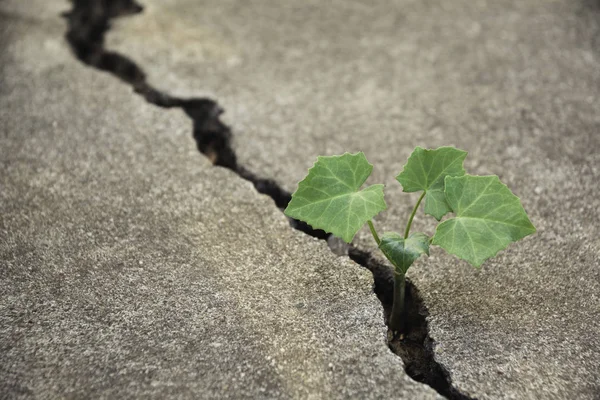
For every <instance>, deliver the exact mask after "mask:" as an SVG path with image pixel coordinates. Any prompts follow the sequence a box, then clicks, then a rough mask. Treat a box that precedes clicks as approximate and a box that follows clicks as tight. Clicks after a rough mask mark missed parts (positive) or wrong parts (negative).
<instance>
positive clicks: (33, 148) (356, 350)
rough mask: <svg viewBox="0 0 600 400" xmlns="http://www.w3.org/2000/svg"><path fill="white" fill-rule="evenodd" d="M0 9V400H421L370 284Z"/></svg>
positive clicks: (21, 12) (30, 19) (38, 11)
mask: <svg viewBox="0 0 600 400" xmlns="http://www.w3.org/2000/svg"><path fill="white" fill-rule="evenodd" d="M64 7H65V4H62V3H57V4H48V3H47V2H45V1H38V2H36V4H35V7H32V5H31V2H27V4H24V3H22V2H3V3H2V5H1V6H0V16H1V18H2V22H1V24H0V25H1V26H2V52H1V53H2V68H3V69H2V85H0V91H1V92H0V93H1V96H0V119H1V121H2V133H1V136H0V149H1V153H0V154H1V155H0V162H1V163H2V167H1V168H2V177H1V181H0V182H1V183H0V213H1V214H0V215H1V218H0V265H1V268H0V359H1V360H2V362H1V368H0V397H1V398H112V399H117V398H132V397H135V398H158V399H164V398H234V399H238V398H253V399H255V398H297V399H301V398H393V397H398V398H406V399H413V398H415V399H434V398H438V396H437V394H436V393H435V392H434V391H433V390H432V389H430V388H429V387H427V386H425V385H422V384H419V383H416V382H414V381H413V380H411V379H410V378H409V377H408V376H407V375H406V374H405V373H404V371H403V365H402V361H401V360H400V359H399V358H397V357H396V356H395V355H393V354H392V353H390V352H389V350H388V349H387V346H386V343H385V326H384V325H383V320H382V316H381V310H380V308H381V307H380V305H379V302H378V300H377V298H376V297H375V296H374V295H373V294H372V292H371V277H370V274H369V273H368V271H366V270H364V269H362V268H360V267H359V266H357V265H356V264H354V263H353V262H351V261H349V260H348V259H347V258H336V257H335V256H334V255H332V254H331V252H330V251H329V249H328V248H327V246H326V244H325V242H321V241H315V240H313V239H310V238H308V237H306V236H305V235H303V234H301V233H299V232H296V231H294V230H292V229H290V228H289V225H288V222H287V220H286V219H285V217H284V216H283V215H282V214H281V213H280V211H279V210H278V209H277V208H276V207H275V206H274V204H273V202H272V200H271V199H269V198H268V197H266V196H262V195H259V194H257V193H256V192H255V190H254V188H253V187H252V185H250V184H249V183H248V182H246V181H243V180H242V179H240V178H238V177H237V176H235V175H234V174H233V173H231V172H229V171H227V170H224V169H221V168H214V167H212V165H210V163H209V162H208V161H207V159H206V158H204V157H202V156H201V155H200V154H199V153H198V152H197V151H196V149H195V145H194V143H193V140H192V138H191V135H190V122H189V120H188V119H187V118H186V117H184V115H183V113H181V112H178V111H172V112H165V111H164V110H161V109H158V108H156V107H153V106H150V105H148V104H146V103H145V102H144V101H143V100H142V99H141V98H140V97H138V96H136V95H134V94H133V93H132V91H131V89H130V88H128V87H127V86H126V85H123V84H122V83H121V82H119V81H118V80H116V79H114V78H113V77H112V76H110V75H108V74H103V73H99V72H98V71H96V70H94V69H91V68H88V67H85V66H83V65H82V64H81V63H79V62H78V61H76V60H75V59H74V58H73V56H72V55H71V54H70V51H69V49H68V47H67V45H66V43H65V42H64V41H63V39H62V36H63V34H64V30H65V27H64V21H63V20H62V19H60V18H59V12H60V11H63V10H64Z"/></svg>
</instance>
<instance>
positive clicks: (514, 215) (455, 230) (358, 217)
mask: <svg viewBox="0 0 600 400" xmlns="http://www.w3.org/2000/svg"><path fill="white" fill-rule="evenodd" d="M466 156H467V152H466V151H463V150H459V149H456V148H454V147H440V148H438V149H435V150H426V149H423V148H421V147H417V148H416V149H415V150H414V151H413V153H412V154H411V156H410V157H409V158H408V161H407V163H406V165H405V166H404V169H403V170H402V172H400V174H398V176H397V177H396V179H397V180H398V182H399V183H400V184H401V185H402V188H403V191H404V192H422V193H421V195H420V197H419V199H418V200H417V202H416V204H415V206H414V208H413V210H412V212H411V214H410V216H409V218H408V221H407V223H406V227H405V229H404V233H403V234H400V233H397V232H386V233H384V234H383V235H382V236H381V237H380V236H379V235H378V233H377V231H376V230H375V226H374V225H373V221H372V219H373V217H375V216H376V215H377V214H379V213H380V212H381V211H383V210H385V209H387V204H386V202H385V200H384V194H383V188H384V185H382V184H376V185H371V186H368V187H366V188H364V189H361V187H362V186H363V184H364V183H365V181H366V180H367V178H368V177H369V176H370V175H371V172H372V170H373V165H371V164H370V163H369V162H368V161H367V158H366V157H365V155H364V153H362V152H359V153H356V154H349V153H345V154H343V155H341V156H328V157H324V156H320V157H318V158H317V162H316V163H315V164H314V165H313V167H312V168H311V169H309V171H308V175H307V176H306V177H305V178H304V179H303V180H302V181H301V182H300V183H299V184H298V189H297V190H296V192H295V193H294V194H293V195H292V200H291V202H290V203H289V204H288V206H287V208H286V209H285V214H286V215H287V216H289V217H292V218H296V219H299V220H301V221H304V222H306V223H308V224H310V225H311V226H312V227H313V228H314V229H323V230H324V231H326V232H330V233H332V234H333V235H335V236H338V237H340V238H342V240H344V241H345V242H347V243H350V242H351V241H352V239H353V238H354V236H355V235H356V233H357V232H358V230H359V229H361V227H362V226H363V225H364V224H365V223H366V224H368V226H369V229H370V231H371V234H372V235H373V238H374V239H375V242H376V243H377V246H378V248H379V249H380V250H381V252H382V253H383V255H384V256H385V257H386V258H387V259H388V260H389V261H390V263H391V264H392V265H393V266H394V302H393V306H392V313H391V316H390V321H389V328H390V329H391V330H392V332H394V333H397V332H400V333H402V332H403V331H404V329H405V326H404V321H405V318H404V297H405V285H406V283H405V282H406V280H405V276H406V272H407V271H408V269H409V267H410V266H411V265H412V264H413V263H414V262H415V260H417V259H418V258H419V257H420V256H421V255H423V254H427V255H429V247H430V246H431V245H437V246H440V247H442V248H443V249H445V250H446V251H447V252H449V253H451V254H454V255H456V256H458V257H460V258H462V259H463V260H466V261H468V262H469V263H471V264H472V265H473V266H475V267H479V266H481V264H482V263H483V262H484V261H485V260H487V259H488V258H491V257H494V256H495V255H496V254H497V253H498V252H499V251H501V250H503V249H505V248H506V247H507V246H508V245H509V244H510V243H512V242H515V241H517V240H519V239H522V238H524V237H525V236H527V235H530V234H532V233H534V232H535V227H534V226H533V225H532V223H531V221H530V220H529V217H528V216H527V214H526V212H525V210H524V209H523V206H522V205H521V202H520V200H519V198H518V197H517V196H515V195H514V194H513V193H512V192H511V191H510V189H509V188H508V187H507V186H506V185H504V184H503V183H502V182H500V179H499V178H498V177H497V176H496V175H491V176H476V175H468V174H466V172H465V169H464V167H463V162H464V160H465V157H466ZM423 200H425V206H424V212H425V214H428V215H431V216H432V217H434V218H435V219H436V220H437V221H440V220H441V219H442V218H443V217H444V216H446V215H447V214H449V213H454V215H453V216H452V217H450V218H448V219H446V220H444V221H443V222H440V223H439V224H438V225H437V227H436V229H435V234H434V235H433V236H432V237H431V238H430V237H429V236H427V235H426V234H425V233H421V232H417V233H410V229H411V226H412V222H413V219H414V217H415V214H416V212H417V210H418V209H419V206H420V205H421V202H422V201H423Z"/></svg>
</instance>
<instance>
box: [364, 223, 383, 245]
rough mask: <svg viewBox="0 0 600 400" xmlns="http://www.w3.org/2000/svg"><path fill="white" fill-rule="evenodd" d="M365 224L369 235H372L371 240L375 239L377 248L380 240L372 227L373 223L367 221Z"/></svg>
mask: <svg viewBox="0 0 600 400" xmlns="http://www.w3.org/2000/svg"><path fill="white" fill-rule="evenodd" d="M367 224H369V229H370V230H371V235H373V239H375V242H377V246H379V243H381V240H379V236H378V235H377V231H376V230H375V227H374V226H373V221H371V220H368V221H367Z"/></svg>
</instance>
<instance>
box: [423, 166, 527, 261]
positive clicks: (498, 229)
mask: <svg viewBox="0 0 600 400" xmlns="http://www.w3.org/2000/svg"><path fill="white" fill-rule="evenodd" d="M446 200H447V201H448V204H449V205H450V207H451V208H452V211H454V212H455V213H456V217H455V218H451V219H448V220H446V221H444V222H442V223H441V224H439V225H438V226H437V228H436V231H435V235H434V236H433V244H436V245H439V246H441V247H443V248H444V249H446V251H448V252H449V253H452V254H455V255H457V256H458V257H460V258H462V259H464V260H466V261H468V262H470V263H471V264H472V265H474V266H475V267H479V266H480V265H481V264H482V263H483V262H484V261H485V260H487V259H488V258H490V257H493V256H495V255H496V254H497V253H498V252H499V251H500V250H503V249H505V248H506V247H507V246H508V245H509V244H510V243H511V242H515V241H517V240H519V239H521V238H523V237H525V236H527V235H530V234H532V233H534V232H535V227H534V226H533V225H532V224H531V221H530V220H529V217H527V214H526V213H525V210H524V209H523V206H522V205H521V202H520V200H519V198H518V197H517V196H515V195H514V194H513V193H512V192H511V191H510V189H509V188H508V187H507V186H506V185H504V184H503V183H502V182H500V179H499V178H498V177H497V176H495V175H493V176H473V175H465V176H461V177H447V178H446Z"/></svg>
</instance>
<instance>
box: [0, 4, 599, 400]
mask: <svg viewBox="0 0 600 400" xmlns="http://www.w3.org/2000/svg"><path fill="white" fill-rule="evenodd" d="M35 3H36V4H35V5H36V7H31V6H27V5H25V4H23V3H21V2H17V1H6V0H5V2H3V3H2V5H0V9H1V10H2V12H3V14H2V18H3V24H2V25H3V28H2V29H3V30H4V32H3V35H2V44H3V51H2V57H3V63H2V65H3V72H2V73H3V77H2V87H1V88H0V90H1V91H2V92H1V93H2V98H1V100H0V101H1V102H2V104H1V106H2V107H1V111H0V112H1V113H2V123H3V132H2V136H1V139H0V140H2V143H1V149H2V153H1V154H2V156H1V159H0V160H1V161H2V163H3V167H2V168H3V171H7V172H5V173H3V175H2V181H1V183H2V190H1V192H0V196H2V197H0V200H1V203H0V207H1V211H2V219H1V220H0V221H1V224H2V225H1V226H0V228H1V229H2V231H0V235H1V236H0V237H1V238H2V244H1V246H2V248H1V251H2V254H1V258H0V260H2V263H3V267H2V269H1V270H0V274H2V275H0V276H1V277H2V280H1V282H2V284H1V286H0V287H1V289H0V290H1V291H2V292H1V294H2V297H1V298H2V300H1V302H2V303H1V304H2V309H1V310H2V313H1V314H0V318H2V324H1V325H0V329H2V336H0V338H1V340H2V341H1V343H2V346H1V347H0V349H1V351H2V352H3V354H2V360H3V369H2V372H1V373H2V374H3V375H5V376H6V379H2V382H7V383H5V384H4V385H6V387H7V390H2V392H7V393H11V394H16V393H18V392H22V393H24V394H27V393H30V394H33V395H38V396H40V397H43V396H48V397H52V395H53V394H54V395H58V394H61V393H69V392H68V391H69V390H70V391H72V392H70V393H72V396H75V397H77V396H82V395H83V394H88V395H90V396H95V395H98V396H101V395H104V396H108V397H111V396H112V397H114V396H117V395H123V394H125V395H128V396H136V395H137V396H142V395H144V396H145V395H154V396H156V397H161V396H165V395H173V394H177V395H182V396H185V395H187V396H189V397H195V396H198V394H199V393H202V394H204V395H205V396H206V397H222V396H223V395H224V394H225V393H228V394H229V395H230V396H231V397H232V398H237V397H243V396H247V397H255V396H262V397H299V398H304V397H310V396H313V397H327V398H329V397H336V396H337V397H353V396H354V397H357V396H358V397H366V396H367V395H370V396H371V397H382V398H383V397H406V398H419V397H421V398H427V397H429V396H432V391H431V390H428V389H427V387H425V386H423V385H419V384H417V383H414V382H412V381H410V380H408V378H406V376H405V375H404V373H403V372H402V368H401V363H400V361H399V359H397V358H394V356H393V355H391V354H390V353H389V352H387V350H386V349H385V346H384V338H383V331H384V330H383V326H382V324H381V313H380V311H379V307H378V305H377V303H376V300H375V299H374V297H373V295H371V294H370V291H369V289H370V279H369V277H368V276H367V275H366V274H365V272H364V271H361V270H359V269H357V267H356V266H355V264H353V263H351V262H349V261H348V260H347V259H345V258H343V257H341V258H335V257H333V256H332V255H331V254H330V253H329V252H328V250H327V249H326V248H325V246H324V244H323V243H321V242H313V241H312V240H311V239H310V238H307V237H305V236H303V235H301V234H300V233H296V232H294V231H292V230H291V229H290V228H289V227H288V226H287V225H286V221H285V219H283V217H282V216H281V214H280V213H279V212H278V211H277V210H276V209H275V207H274V206H273V204H272V202H271V201H270V200H269V199H266V198H264V197H262V196H259V195H257V194H255V193H254V191H253V189H252V188H251V187H250V185H249V184H247V183H244V182H243V181H241V180H240V179H238V178H237V177H235V176H234V175H233V174H231V173H228V172H226V171H223V170H220V169H215V168H212V167H210V166H209V164H208V162H207V161H206V160H204V159H203V158H202V157H200V156H199V155H198V154H197V153H196V152H195V150H194V144H193V142H192V140H191V139H190V138H189V131H190V127H189V121H188V120H185V119H184V118H183V117H182V116H181V114H180V113H178V112H172V111H165V110H161V109H156V108H153V107H151V106H148V105H146V104H145V103H144V102H143V101H142V100H141V99H140V98H137V97H135V96H134V95H133V94H132V93H131V90H130V89H129V88H128V87H127V86H125V85H123V84H121V83H120V82H118V81H117V80H116V79H114V78H112V77H110V76H107V75H105V74H102V73H99V72H97V71H94V70H92V69H88V68H85V67H83V66H82V65H81V64H78V63H77V62H76V61H75V60H74V59H73V57H72V56H71V55H70V54H69V52H68V50H67V48H66V45H65V44H64V42H62V40H61V39H60V37H61V36H62V34H63V33H64V24H63V22H62V21H61V20H60V19H59V18H58V17H57V15H58V13H59V12H60V11H62V10H63V9H64V8H63V5H57V4H46V2H37V1H36V2H35ZM38 3H39V4H38ZM144 4H145V5H146V6H147V9H146V10H145V12H144V14H142V15H139V16H136V17H133V18H128V19H123V20H121V21H119V22H118V23H117V24H116V27H115V28H114V29H113V30H111V33H110V34H109V37H108V42H107V47H108V48H110V49H114V50H117V51H119V52H122V53H124V54H128V55H129V56H131V57H132V58H133V59H134V60H135V61H136V62H138V63H139V65H141V66H142V67H143V68H144V70H145V71H146V72H147V74H148V76H149V80H150V82H151V83H152V84H154V85H156V86H157V87H159V88H162V89H165V90H167V91H168V92H169V93H172V94H178V95H183V96H198V95H210V96H211V97H214V98H216V99H218V100H219V102H220V103H221V104H222V105H223V106H224V107H225V109H226V110H227V114H226V117H225V118H226V121H227V122H228V123H229V124H230V125H231V126H232V127H233V130H234V132H235V133H236V137H235V147H236V151H237V154H238V157H239V159H240V163H241V164H243V165H245V166H248V167H250V168H251V169H252V170H254V171H255V172H257V173H259V174H260V175H262V176H265V177H272V178H275V179H276V180H277V181H278V183H279V184H280V185H281V186H283V187H285V188H287V189H288V190H293V189H294V188H295V184H296V182H297V181H298V180H299V179H301V178H302V177H303V176H304V174H305V173H306V169H307V168H308V167H309V166H310V165H311V164H312V163H313V162H314V159H315V158H316V156H317V155H319V154H336V153H342V152H344V151H357V150H362V151H365V153H366V154H367V157H368V158H369V160H370V161H371V162H372V163H373V164H375V173H374V177H373V182H384V183H386V184H387V188H386V190H387V192H386V193H387V200H388V203H389V204H390V205H392V207H391V208H390V210H389V211H388V212H386V213H385V214H382V216H381V217H380V218H378V219H377V221H376V225H377V227H378V228H379V229H380V230H381V231H386V230H399V229H401V227H402V226H403V224H404V222H405V219H406V216H407V213H408V211H409V210H410V208H411V207H412V204H411V202H412V201H414V200H415V199H414V198H413V197H411V196H409V195H403V194H402V193H401V188H400V187H399V185H398V184H397V183H396V182H395V181H394V179H393V177H394V176H395V174H397V172H399V171H400V170H401V168H402V165H403V163H404V161H405V159H406V157H407V156H408V154H409V153H410V151H411V150H412V149H413V148H414V146H416V145H421V146H426V147H437V146H441V145H456V146H457V147H461V148H465V149H467V150H469V151H470V155H469V157H468V159H467V169H468V170H469V171H470V172H473V173H478V174H485V173H496V174H499V175H500V177H501V179H502V180H503V181H504V182H506V183H507V184H508V186H509V187H511V189H512V190H513V191H514V192H516V193H517V194H518V195H519V196H520V197H521V198H522V201H523V204H524V206H525V208H526V210H527V211H528V212H529V214H530V215H531V218H532V221H533V222H534V224H535V225H536V226H537V228H538V234H537V235H536V236H533V237H530V238H528V239H527V240H525V241H523V242H521V243H519V244H516V245H513V246H511V247H510V248H509V249H508V250H507V251H505V252H503V253H501V255H500V257H498V258H497V259H496V260H494V261H490V262H488V263H486V264H485V265H484V267H483V268H482V270H480V271H477V270H474V269H472V268H471V267H468V266H466V265H464V264H463V263H461V262H459V261H457V260H456V259H455V258H453V257H451V256H448V255H445V254H443V253H442V252H438V251H436V252H433V253H432V257H430V258H429V260H420V262H419V263H418V265H416V266H415V267H413V269H412V270H411V271H410V276H411V278H412V280H413V281H414V282H415V284H416V285H417V287H418V288H419V289H420V291H421V294H422V296H423V297H424V299H425V303H426V306H427V307H428V309H429V313H430V315H429V323H430V333H431V336H432V337H433V339H434V340H435V345H436V347H435V354H436V358H437V360H438V361H439V362H440V363H442V364H443V365H444V366H445V367H446V368H447V369H448V371H449V373H450V375H451V377H452V379H453V383H454V385H455V386H456V387H457V388H458V389H460V390H461V391H462V392H464V393H467V394H469V395H472V396H476V397H479V398H536V399H537V398H547V399H551V398H582V399H585V398H589V399H593V398H595V397H597V396H598V393H600V367H599V365H600V350H599V349H600V338H599V337H598V332H599V331H600V299H599V293H600V268H599V263H600V255H599V251H600V242H599V240H598V237H599V236H598V234H599V233H600V232H599V230H600V217H599V216H598V211H597V210H598V208H599V207H600V203H599V200H598V194H600V193H599V192H598V189H597V187H598V184H597V182H598V181H599V178H600V172H599V171H598V168H599V162H600V156H599V155H598V152H599V151H600V132H599V131H600V114H598V112H597V110H598V109H599V108H600V85H599V84H600V68H598V61H599V57H600V48H599V46H600V23H599V21H600V11H599V8H600V7H599V6H598V5H597V3H595V2H593V1H587V2H586V1H567V0H564V1H558V0H557V1H542V0H540V1H533V0H531V1H502V2H488V1H479V2H472V1H464V2H463V1H456V2H452V3H451V4H446V3H443V4H431V3H429V2H418V1H398V2H391V1H390V2H385V3H384V2H380V3H378V5H372V4H367V3H360V2H343V1H334V2H328V3H327V4H323V2H318V1H309V2H303V4H302V5H299V4H297V3H296V2H279V3H277V4H275V3H273V2H269V1H257V2H252V3H250V4H246V5H244V6H240V4H239V2H234V1H221V2H219V5H218V6H215V4H214V3H213V2H198V1H195V0H194V1H192V0H187V1H185V0H170V1H145V2H144ZM4 21H6V23H4ZM415 228H416V229H425V230H429V231H430V230H431V221H429V220H427V219H425V218H420V219H418V220H416V227H415ZM357 243H359V244H360V246H362V247H365V248H367V247H368V246H372V245H371V239H370V238H369V237H368V233H367V232H366V231H365V232H363V233H362V234H360V235H359V236H358V237H357ZM140 262H141V263H140ZM5 264H6V267H5V266H4V265H5ZM30 321H31V322H30ZM4 360H7V362H4ZM315 360H316V361H315ZM329 364H331V365H332V367H329ZM9 385H10V386H9ZM263 390H264V392H263Z"/></svg>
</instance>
